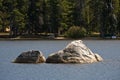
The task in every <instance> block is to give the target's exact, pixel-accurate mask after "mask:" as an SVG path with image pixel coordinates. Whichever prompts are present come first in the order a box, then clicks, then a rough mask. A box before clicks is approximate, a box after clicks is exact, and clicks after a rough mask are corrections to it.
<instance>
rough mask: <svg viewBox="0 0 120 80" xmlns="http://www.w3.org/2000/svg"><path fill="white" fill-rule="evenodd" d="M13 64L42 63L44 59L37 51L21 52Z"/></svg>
mask: <svg viewBox="0 0 120 80" xmlns="http://www.w3.org/2000/svg"><path fill="white" fill-rule="evenodd" d="M13 62H14V63H44V62H45V57H44V56H43V54H42V52H39V51H34V50H32V51H27V52H22V53H21V54H20V55H19V56H18V57H17V58H16V59H15V60H14V61H13Z"/></svg>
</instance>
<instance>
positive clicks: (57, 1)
mask: <svg viewBox="0 0 120 80" xmlns="http://www.w3.org/2000/svg"><path fill="white" fill-rule="evenodd" d="M112 17H113V19H111V18H112ZM73 26H74V27H80V29H81V28H84V30H86V35H90V34H91V33H92V32H97V33H100V35H101V36H102V37H104V36H105V35H119V34H120V0H0V32H6V28H8V29H9V28H10V35H23V34H40V33H54V34H57V35H64V34H65V33H66V32H67V31H68V30H69V29H70V28H71V27H73Z"/></svg>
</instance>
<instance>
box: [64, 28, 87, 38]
mask: <svg viewBox="0 0 120 80" xmlns="http://www.w3.org/2000/svg"><path fill="white" fill-rule="evenodd" d="M66 36H67V37H69V38H83V37H85V36H86V29H85V28H83V27H78V26H72V27H70V29H68V31H67V32H66Z"/></svg>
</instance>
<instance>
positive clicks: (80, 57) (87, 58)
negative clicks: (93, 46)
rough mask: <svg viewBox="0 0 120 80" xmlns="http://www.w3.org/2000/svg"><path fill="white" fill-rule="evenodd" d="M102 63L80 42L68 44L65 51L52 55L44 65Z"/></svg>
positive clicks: (98, 57)
mask: <svg viewBox="0 0 120 80" xmlns="http://www.w3.org/2000/svg"><path fill="white" fill-rule="evenodd" d="M99 61H103V59H102V57H101V56H99V55H98V54H96V53H95V54H94V53H93V52H92V51H91V50H90V49H89V48H88V47H87V46H86V45H85V44H83V41H82V40H76V41H72V42H71V43H69V44H68V45H67V46H66V47H65V49H63V50H60V51H58V52H56V53H52V54H50V55H49V56H48V58H47V59H46V63H93V62H99Z"/></svg>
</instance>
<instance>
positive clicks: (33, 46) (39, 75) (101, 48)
mask: <svg viewBox="0 0 120 80" xmlns="http://www.w3.org/2000/svg"><path fill="white" fill-rule="evenodd" d="M69 42H70V40H62V41H0V80H120V41H119V40H106V41H104V40H84V43H85V44H86V45H87V46H88V47H89V48H90V49H91V50H92V51H93V52H96V53H98V54H99V55H101V56H102V57H103V58H104V61H103V62H98V63H93V64H46V63H43V64H15V63H11V61H12V60H13V59H15V58H16V57H17V56H18V55H19V54H20V53H21V52H23V51H28V50H41V51H42V52H43V53H44V56H45V57H47V56H48V55H49V54H50V53H52V52H56V51H58V50H60V49H63V48H64V47H65V46H66V45H67V44H68V43H69Z"/></svg>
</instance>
